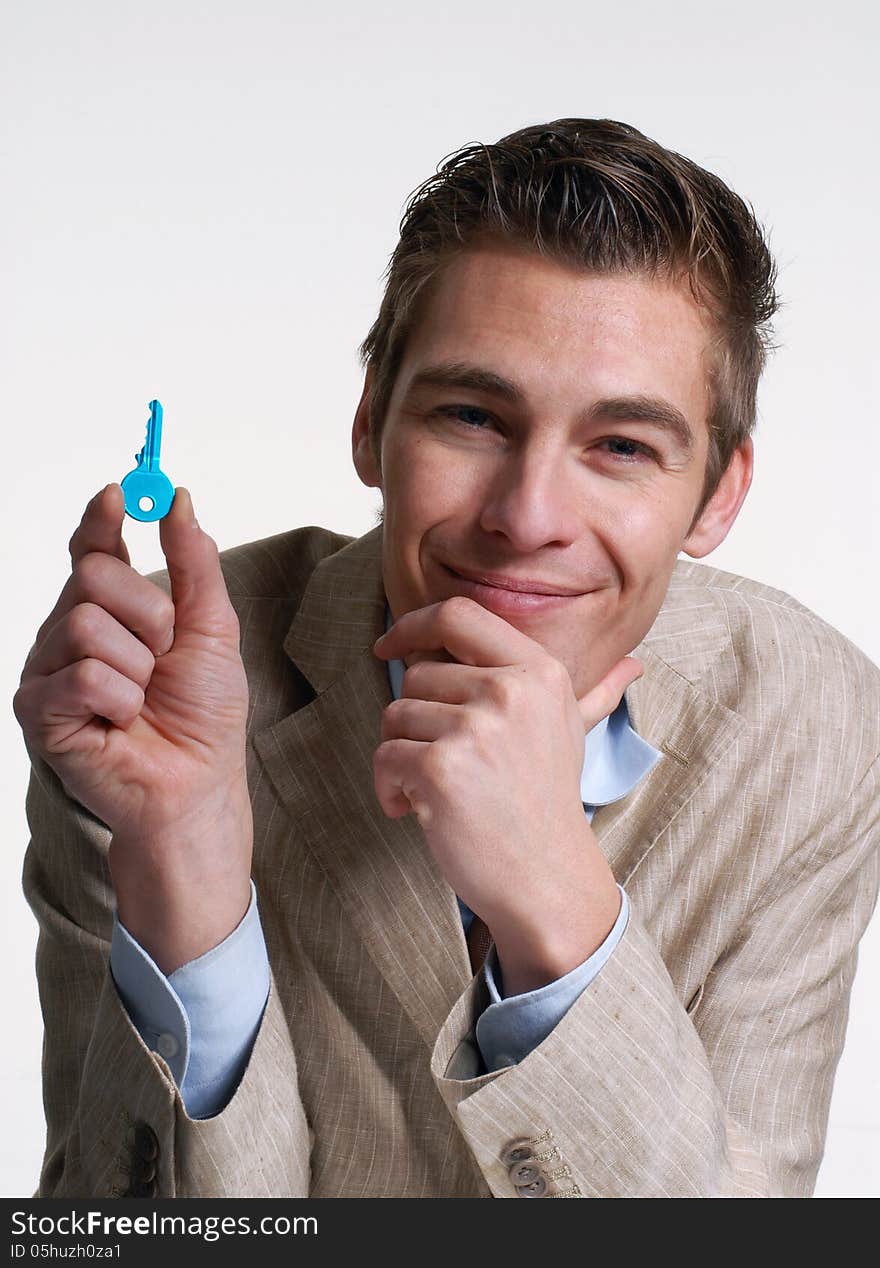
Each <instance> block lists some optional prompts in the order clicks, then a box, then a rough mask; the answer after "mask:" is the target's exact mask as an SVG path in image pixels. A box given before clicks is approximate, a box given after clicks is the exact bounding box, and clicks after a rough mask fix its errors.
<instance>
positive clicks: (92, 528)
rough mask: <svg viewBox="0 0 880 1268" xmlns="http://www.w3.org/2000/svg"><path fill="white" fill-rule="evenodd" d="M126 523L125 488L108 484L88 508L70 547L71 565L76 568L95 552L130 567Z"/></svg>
mask: <svg viewBox="0 0 880 1268" xmlns="http://www.w3.org/2000/svg"><path fill="white" fill-rule="evenodd" d="M124 519H125V495H124V494H123V492H122V485H121V484H108V485H107V486H106V488H104V489H102V490H101V492H100V493H96V494H95V496H94V497H93V498H92V500H91V502H89V504H88V506H87V507H86V509H85V511H84V513H83V517H82V519H81V520H80V522H79V527H78V528H77V529H76V530H75V531H74V534H73V536H72V537H71V539H70V542H69V544H68V549H69V550H70V559H71V563H72V564H73V565H74V566H76V564H77V563H79V561H80V560H81V559H82V558H83V556H84V555H88V554H90V553H91V552H92V551H93V550H99V551H102V552H103V553H104V554H107V555H113V556H115V558H117V559H121V560H122V562H123V563H124V564H130V563H131V558H130V556H129V553H128V547H127V546H126V544H125V542H124V541H123V540H122V522H123V520H124Z"/></svg>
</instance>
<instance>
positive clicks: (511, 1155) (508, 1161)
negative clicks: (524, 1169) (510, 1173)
mask: <svg viewBox="0 0 880 1268" xmlns="http://www.w3.org/2000/svg"><path fill="white" fill-rule="evenodd" d="M534 1156H535V1155H534V1154H533V1153H532V1147H531V1145H530V1144H529V1142H528V1141H527V1140H515V1141H514V1142H513V1144H511V1145H508V1146H507V1148H506V1149H505V1151H504V1153H503V1154H502V1155H501V1161H502V1162H503V1163H504V1165H505V1167H508V1168H509V1167H512V1166H513V1165H514V1163H516V1162H525V1161H526V1159H527V1158H534Z"/></svg>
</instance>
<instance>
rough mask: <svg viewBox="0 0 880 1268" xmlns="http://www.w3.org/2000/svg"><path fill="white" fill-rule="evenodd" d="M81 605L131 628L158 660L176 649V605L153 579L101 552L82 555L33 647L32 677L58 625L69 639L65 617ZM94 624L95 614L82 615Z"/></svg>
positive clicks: (30, 658)
mask: <svg viewBox="0 0 880 1268" xmlns="http://www.w3.org/2000/svg"><path fill="white" fill-rule="evenodd" d="M79 607H86V608H92V607H98V608H101V609H103V610H104V611H106V612H108V613H109V614H110V615H111V617H113V618H114V619H115V620H116V621H118V622H119V624H120V625H122V626H124V627H125V628H126V629H127V630H130V631H131V632H132V634H134V635H136V636H137V638H138V639H140V641H141V642H142V643H143V644H145V645H146V647H148V648H149V649H150V651H151V652H152V654H153V655H154V656H161V655H162V654H163V653H164V652H166V651H168V649H169V647H170V646H171V640H172V637H173V628H174V604H173V603H172V602H171V599H170V598H169V597H168V595H167V594H166V593H165V591H164V590H161V589H160V588H159V587H158V586H157V585H154V584H153V582H152V581H147V579H146V577H142V576H141V575H140V573H139V572H136V571H135V570H134V568H132V567H131V566H130V564H126V563H124V562H123V561H122V560H121V559H119V558H117V557H115V556H114V555H110V554H106V553H104V552H102V551H90V552H89V553H88V554H86V555H83V556H81V557H80V558H79V559H78V560H77V562H76V564H75V565H74V571H73V573H72V574H71V576H70V577H68V579H67V581H66V582H65V585H64V588H63V589H62V591H61V594H60V595H59V596H58V601H57V603H56V604H55V607H54V608H53V609H52V611H51V612H50V613H49V615H48V616H47V618H46V620H45V621H44V622H43V624H42V625H41V626H40V629H39V631H38V633H37V637H36V641H35V643H34V647H33V648H32V649H31V653H30V655H29V657H28V660H27V662H26V665H25V668H26V670H27V672H28V673H32V672H33V669H34V665H35V663H36V662H37V658H38V657H39V656H40V655H41V652H42V649H43V645H44V643H45V642H46V640H47V639H48V638H50V637H51V636H52V635H53V634H54V633H55V631H56V630H58V628H59V626H61V627H62V628H61V632H60V634H59V636H58V637H59V638H60V639H61V640H63V639H64V638H65V637H66V634H65V630H66V629H67V626H66V625H65V624H63V623H64V621H65V618H66V617H67V616H68V614H70V615H71V616H72V615H73V614H74V612H76V610H77V608H79ZM80 620H82V621H84V623H88V622H89V621H91V622H93V623H95V622H96V620H97V618H96V617H95V616H94V614H92V615H91V616H88V614H87V613H81V614H79V615H78V616H77V617H76V621H77V622H78V621H80Z"/></svg>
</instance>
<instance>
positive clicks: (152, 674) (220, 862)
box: [13, 484, 253, 973]
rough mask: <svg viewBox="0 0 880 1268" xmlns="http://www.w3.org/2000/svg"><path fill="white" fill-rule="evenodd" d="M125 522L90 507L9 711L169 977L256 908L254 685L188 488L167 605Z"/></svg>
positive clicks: (181, 501)
mask: <svg viewBox="0 0 880 1268" xmlns="http://www.w3.org/2000/svg"><path fill="white" fill-rule="evenodd" d="M123 516H124V499H123V492H122V489H121V488H120V486H119V485H118V484H111V485H108V486H107V488H105V489H104V490H103V491H102V492H101V493H98V494H97V495H96V496H95V497H94V498H93V499H92V500H91V502H90V503H89V504H88V506H87V507H86V511H85V514H84V516H83V518H82V522H81V523H80V525H79V527H78V528H77V530H76V531H75V533H74V534H73V536H72V538H71V539H70V555H71V560H72V564H73V569H72V574H71V576H70V578H69V579H68V581H67V582H66V584H65V586H64V589H63V590H62V591H61V595H60V596H59V599H58V602H57V603H56V605H55V607H54V609H53V610H52V612H51V613H50V615H49V616H48V617H47V619H46V620H45V621H44V622H43V624H42V626H41V627H40V629H39V631H38V633H37V637H36V641H35V643H34V646H33V647H32V648H31V651H30V653H29V655H28V658H27V661H26V662H25V666H24V669H23V671H22V676H21V684H20V686H19V689H18V691H17V692H16V694H15V697H14V699H13V710H14V712H15V716H16V718H17V719H18V721H19V723H20V724H21V727H22V730H23V731H24V733H25V736H26V738H27V740H28V743H29V745H30V746H31V748H32V749H34V750H35V751H36V752H37V753H38V754H39V755H40V756H41V757H42V758H43V759H44V760H45V761H46V763H47V764H48V765H49V766H51V768H52V769H53V770H54V771H55V773H56V774H57V775H58V777H59V778H60V779H61V780H62V782H63V784H64V787H65V789H66V790H67V792H68V793H69V795H70V796H71V797H73V798H75V799H76V800H77V801H79V802H80V803H81V804H82V805H83V806H85V807H86V808H87V809H88V810H90V811H91V812H92V814H94V815H96V816H97V817H98V818H99V819H100V820H101V821H102V822H103V823H105V824H106V825H107V826H108V828H110V830H111V832H112V833H113V839H112V841H111V844H110V854H109V865H110V871H111V875H112V878H113V885H114V889H115V891H116V899H117V909H118V913H119V919H120V920H121V921H122V923H123V924H124V925H125V927H126V928H127V929H128V930H129V932H130V933H131V934H132V936H133V937H134V938H136V939H137V940H138V942H140V943H141V945H142V946H143V947H144V948H145V950H146V951H148V952H149V954H150V955H151V956H152V958H153V959H154V960H155V962H156V964H158V966H159V968H160V969H161V970H162V971H163V972H164V973H171V972H173V970H174V969H175V968H178V967H179V966H180V965H181V964H185V963H186V962H188V961H189V960H192V959H194V958H195V957H196V956H199V955H202V954H203V953H204V952H206V951H208V950H210V949H211V948H212V947H214V946H216V945H217V944H218V943H219V942H222V940H223V939H224V938H225V937H227V936H228V934H230V933H231V932H232V931H233V929H234V928H235V927H236V926H237V925H238V923H239V922H240V921H241V919H242V917H243V916H244V914H245V912H246V911H247V908H248V904H249V902H250V869H251V854H252V850H253V818H252V814H251V805H250V796H249V792H248V785H247V775H246V751H245V730H246V722H247V710H248V685H247V677H246V674H245V669H244V665H243V664H242V660H241V656H240V653H239V623H238V617H237V615H236V613H235V610H234V608H233V607H232V604H231V602H230V600H229V595H228V593H227V590H226V584H225V581H224V578H223V573H222V571H221V568H220V562H219V555H218V551H217V546H216V543H215V542H214V541H213V540H212V538H210V537H209V536H207V534H205V533H203V532H202V530H201V528H200V527H199V525H198V523H197V521H196V519H195V516H194V514H193V509H192V501H191V499H190V496H189V492H188V490H187V489H185V488H178V489H177V490H176V494H175V498H174V502H173V504H172V507H171V510H170V511H169V513H168V514H167V515H166V516H165V517H164V518H163V519H162V520H160V522H159V538H160V542H161V545H162V550H163V553H164V555H165V558H166V561H167V567H168V573H169V577H170V581H171V594H172V597H171V599H169V598H168V596H167V595H166V594H165V593H164V591H162V590H160V589H159V587H158V586H156V585H154V584H153V583H152V582H150V581H147V580H146V578H144V577H142V576H141V575H140V574H139V573H138V572H136V571H135V570H134V569H133V568H132V567H131V565H130V559H129V554H128V550H127V548H126V546H125V542H124V541H123V539H122V522H123Z"/></svg>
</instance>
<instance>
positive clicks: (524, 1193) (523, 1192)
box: [516, 1175, 547, 1198]
mask: <svg viewBox="0 0 880 1268" xmlns="http://www.w3.org/2000/svg"><path fill="white" fill-rule="evenodd" d="M546 1192H547V1181H546V1180H545V1179H544V1177H543V1176H542V1175H539V1176H538V1178H537V1180H533V1181H532V1183H531V1184H518V1185H517V1186H516V1196H517V1197H518V1198H542V1197H543V1196H544V1194H545V1193H546Z"/></svg>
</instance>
